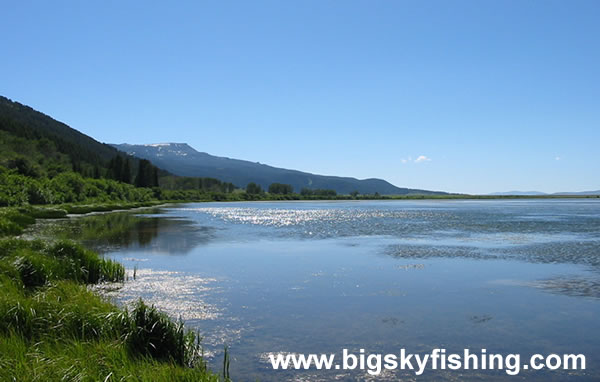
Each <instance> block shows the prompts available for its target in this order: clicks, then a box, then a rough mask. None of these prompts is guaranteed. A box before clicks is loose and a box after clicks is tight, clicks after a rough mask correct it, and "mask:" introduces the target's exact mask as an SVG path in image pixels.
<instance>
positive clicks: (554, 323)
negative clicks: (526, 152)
mask: <svg viewBox="0 0 600 382" xmlns="http://www.w3.org/2000/svg"><path fill="white" fill-rule="evenodd" d="M30 234H34V235H42V236H46V237H68V238H72V239H76V240H79V241H81V242H83V243H84V244H85V245H87V246H89V247H92V248H94V249H96V250H98V251H99V252H101V253H103V254H104V255H105V256H107V257H110V258H114V259H116V260H118V261H120V262H122V263H123V264H124V265H125V266H126V267H127V268H128V270H129V271H128V273H129V280H128V281H127V282H126V283H124V284H123V285H120V286H114V285H113V286H110V287H105V288H104V291H103V293H106V294H107V295H109V296H110V297H111V298H114V299H115V300H116V301H117V302H118V303H122V304H127V303H130V302H132V301H134V300H136V299H137V298H139V297H142V298H144V299H145V300H146V301H148V302H150V303H153V304H155V305H156V306H158V307H159V308H161V309H163V310H165V311H166V312H168V313H169V314H170V315H172V316H173V317H181V319H183V320H184V321H185V323H186V324H187V326H188V327H189V328H194V329H197V330H198V331H199V332H200V333H201V335H202V336H203V344H204V346H205V350H206V356H207V358H208V360H209V364H210V366H211V367H212V368H213V369H214V370H217V371H218V370H220V364H221V362H222V356H223V346H224V345H225V344H227V345H228V346H229V349H230V354H231V376H232V378H233V379H234V380H241V381H246V380H248V381H250V380H256V379H260V380H261V381H281V380H298V381H300V380H302V381H307V380H311V381H320V380H323V381H327V380H350V381H352V380H384V381H385V380H398V378H403V380H417V379H418V380H430V379H431V380H448V381H454V380H504V379H507V375H506V373H505V372H504V371H481V370H459V371H450V370H431V369H427V370H426V371H425V373H424V374H423V375H422V376H420V377H416V376H415V375H414V372H411V371H401V370H397V371H384V372H382V374H381V375H379V376H377V377H374V376H370V375H369V374H367V372H366V371H365V370H363V371H358V370H355V371H344V370H332V371H319V370H302V371H280V370H278V371H274V370H272V368H271V366H270V362H269V361H268V355H269V354H270V353H277V352H293V353H336V354H341V351H342V349H343V348H347V349H349V350H351V351H354V352H355V353H356V354H358V352H359V350H360V349H365V352H366V353H367V354H368V353H396V354H397V353H398V352H399V351H400V349H401V348H404V349H406V350H407V352H412V353H429V352H430V351H431V350H432V349H433V348H444V349H447V352H448V353H449V352H457V353H462V352H463V349H464V348H469V349H471V350H472V351H479V350H480V349H482V348H485V349H487V351H488V353H492V352H493V353H501V354H506V353H519V354H521V357H522V359H525V360H528V358H529V356H530V355H532V354H534V353H541V354H544V355H547V354H550V353H557V354H563V353H575V354H579V353H582V354H585V355H586V361H587V362H586V363H587V370H575V371H573V370H571V371H552V372H551V371H531V370H527V371H521V373H520V374H519V375H518V376H516V377H512V378H511V379H513V380H524V379H527V380H540V381H542V380H544V381H547V380H556V381H562V380H598V379H599V378H600V202H598V201H595V200H591V199H578V200H573V199H570V200H569V199H560V200H558V199H552V200H548V199H546V200H544V199H537V200H485V201H452V200H441V201H357V202H247V203H195V204H183V205H173V206H169V207H164V208H156V209H148V210H137V211H130V212H119V213H110V214H98V215H91V216H84V217H77V218H71V219H63V220H53V221H41V222H39V223H38V224H37V225H36V226H35V227H34V228H33V229H32V231H30ZM134 274H135V278H134ZM340 356H341V355H340ZM522 363H523V362H522Z"/></svg>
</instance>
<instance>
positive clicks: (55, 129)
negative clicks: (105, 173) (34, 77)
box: [0, 96, 118, 164]
mask: <svg viewBox="0 0 600 382" xmlns="http://www.w3.org/2000/svg"><path fill="white" fill-rule="evenodd" d="M0 130H3V131H5V132H8V133H10V134H11V135H14V136H17V137H20V138H24V139H27V140H29V141H32V140H36V141H38V140H43V139H46V140H49V141H51V142H53V144H54V145H55V146H56V149H57V150H58V151H59V152H61V153H64V154H66V155H68V156H69V157H70V158H71V159H73V160H76V161H77V160H79V161H82V162H85V163H89V164H99V163H103V162H106V161H108V160H109V159H111V158H113V157H114V156H116V155H117V154H118V150H116V149H115V148H114V147H111V146H110V145H107V144H104V143H100V142H98V141H96V140H95V139H93V138H91V137H89V136H87V135H85V134H83V133H81V132H79V131H77V130H75V129H72V128H70V127H69V126H67V125H66V124H64V123H62V122H59V121H57V120H55V119H53V118H52V117H49V116H47V115H46V114H43V113H40V112H39V111H36V110H34V109H32V108H31V107H29V106H25V105H22V104H20V103H18V102H14V101H11V100H10V99H8V98H6V97H2V96H0Z"/></svg>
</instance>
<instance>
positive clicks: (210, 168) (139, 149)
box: [111, 142, 447, 195]
mask: <svg viewBox="0 0 600 382" xmlns="http://www.w3.org/2000/svg"><path fill="white" fill-rule="evenodd" d="M111 146H113V147H115V148H116V149H118V150H120V151H124V152H126V153H128V154H130V155H133V156H137V157H140V158H144V159H148V160H150V161H152V163H154V164H155V165H156V166H158V167H160V168H162V169H164V170H167V171H169V172H171V173H173V174H175V175H179V176H207V177H213V178H217V179H220V180H221V181H225V182H231V183H234V184H236V185H237V186H238V187H245V186H246V185H247V184H248V183H250V182H255V183H257V184H259V185H261V186H262V187H263V188H267V187H268V186H269V185H270V184H271V183H285V184H291V185H292V187H294V190H295V191H296V192H299V191H300V190H301V189H302V188H311V189H318V188H320V189H333V190H335V191H336V192H338V193H340V194H349V193H351V192H354V191H358V192H359V193H361V194H374V193H379V194H381V195H409V194H422V195H443V194H447V193H445V192H441V191H429V190H422V189H411V188H403V187H397V186H394V185H393V184H391V183H389V182H387V181H385V180H383V179H377V178H367V179H357V178H353V177H341V176H333V175H320V174H312V173H309V172H304V171H299V170H292V169H285V168H280V167H274V166H270V165H267V164H262V163H258V162H251V161H248V160H242V159H234V158H229V157H222V156H216V155H211V154H208V153H206V152H201V151H198V150H196V149H194V148H193V147H191V146H190V145H189V144H187V143H175V142H168V143H151V144H129V143H122V144H111Z"/></svg>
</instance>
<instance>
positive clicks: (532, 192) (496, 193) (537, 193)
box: [488, 191, 548, 196]
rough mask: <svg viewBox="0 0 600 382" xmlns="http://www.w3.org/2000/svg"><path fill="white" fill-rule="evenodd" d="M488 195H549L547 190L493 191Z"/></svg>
mask: <svg viewBox="0 0 600 382" xmlns="http://www.w3.org/2000/svg"><path fill="white" fill-rule="evenodd" d="M488 195H494V196H509V195H517V196H522V195H548V194H546V193H545V192H540V191H506V192H493V193H491V194H488Z"/></svg>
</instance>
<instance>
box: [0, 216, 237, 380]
mask: <svg viewBox="0 0 600 382" xmlns="http://www.w3.org/2000/svg"><path fill="white" fill-rule="evenodd" d="M25 212H27V211H18V210H8V211H2V213H1V214H0V227H3V228H2V229H3V230H4V231H3V233H0V236H5V238H2V239H0V288H1V290H2V293H0V380H2V381H34V380H48V381H54V380H61V381H107V382H108V381H159V380H160V381H220V380H229V379H228V377H227V376H226V377H224V378H220V377H219V376H218V375H216V374H215V373H213V372H211V371H209V370H208V369H207V367H206V363H205V361H204V360H203V358H202V352H201V345H200V338H199V337H198V335H197V334H196V333H195V332H192V331H187V330H186V329H185V328H184V325H183V323H182V322H177V321H174V320H172V319H171V318H169V317H168V316H167V315H166V314H165V313H163V312H160V311H158V310H157V309H156V308H154V307H153V306H148V305H146V304H145V303H144V302H143V301H142V300H139V301H138V302H137V303H136V304H135V305H134V306H132V307H130V308H120V307H117V306H116V305H114V304H112V303H111V302H109V301H107V300H106V299H105V298H103V297H102V296H100V295H98V294H96V293H95V292H93V291H91V290H90V289H89V288H88V286H89V285H91V284H97V283H101V282H122V281H124V278H125V269H124V267H123V266H122V265H121V264H120V263H118V262H115V261H112V260H110V259H104V258H102V257H101V256H99V255H98V254H97V253H95V252H93V251H90V250H88V249H86V248H84V247H82V246H81V245H79V244H76V243H74V242H71V241H57V242H55V243H45V242H42V241H40V240H31V241H29V240H23V239H19V238H15V237H14V235H15V234H18V231H19V230H22V229H23V227H25V226H26V225H28V224H31V223H32V220H35V218H34V217H33V216H32V215H31V214H27V213H25ZM2 224H3V225H2Z"/></svg>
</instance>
